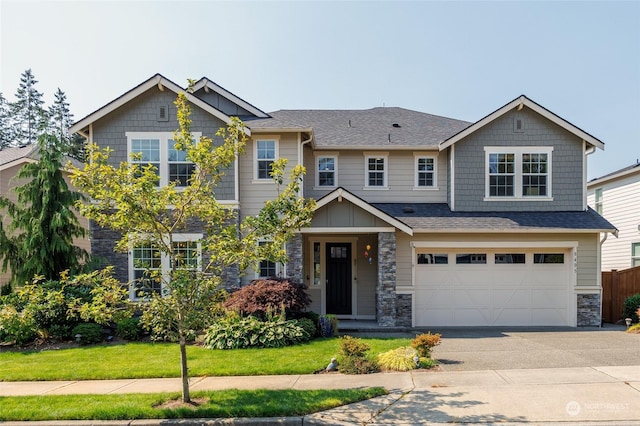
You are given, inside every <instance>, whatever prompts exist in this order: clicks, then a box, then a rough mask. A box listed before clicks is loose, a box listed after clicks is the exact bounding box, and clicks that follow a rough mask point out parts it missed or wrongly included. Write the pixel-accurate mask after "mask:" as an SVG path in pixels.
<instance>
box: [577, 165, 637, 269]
mask: <svg viewBox="0 0 640 426" xmlns="http://www.w3.org/2000/svg"><path fill="white" fill-rule="evenodd" d="M598 188H601V189H602V216H604V217H605V218H606V219H607V220H608V221H609V222H610V223H611V224H612V225H613V226H615V227H616V228H617V229H618V238H616V237H614V236H613V235H609V236H608V237H607V239H606V240H605V242H604V244H603V245H602V270H603V271H610V270H612V269H627V268H630V267H632V263H631V244H632V243H640V229H639V228H638V227H639V226H640V170H638V171H637V172H636V173H632V174H629V175H627V176H624V177H621V178H619V179H613V180H610V181H605V182H603V183H601V184H599V185H593V186H590V187H589V188H588V190H587V203H588V204H589V206H590V207H591V208H593V209H594V210H595V208H596V203H595V190H596V189H598Z"/></svg>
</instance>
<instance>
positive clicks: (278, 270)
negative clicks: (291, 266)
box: [253, 239, 287, 280]
mask: <svg viewBox="0 0 640 426" xmlns="http://www.w3.org/2000/svg"><path fill="white" fill-rule="evenodd" d="M266 242H270V240H265V239H260V240H259V241H258V244H259V243H266ZM285 250H286V247H285ZM263 260H267V259H260V260H258V264H257V265H256V269H255V272H254V274H253V275H254V278H255V279H257V280H262V279H269V278H273V277H271V276H269V277H263V276H262V275H260V262H262V261H263ZM274 263H275V264H276V275H275V276H276V277H278V278H286V277H285V276H283V272H284V271H286V270H287V268H286V267H285V265H284V264H282V263H280V262H274Z"/></svg>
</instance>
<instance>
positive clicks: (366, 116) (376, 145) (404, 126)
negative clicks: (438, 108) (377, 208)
mask: <svg viewBox="0 0 640 426" xmlns="http://www.w3.org/2000/svg"><path fill="white" fill-rule="evenodd" d="M269 114H270V116H271V117H270V118H264V119H250V120H246V121H245V124H247V126H249V127H250V128H251V130H252V131H254V132H266V131H282V129H286V130H289V131H309V130H310V129H313V135H314V143H315V145H314V146H315V147H316V148H320V149H332V148H340V149H367V148H372V149H389V150H393V149H415V148H417V147H420V148H426V149H429V148H430V149H437V148H438V145H439V144H440V143H441V142H442V141H444V140H445V139H447V138H448V137H450V136H451V135H453V134H455V133H457V132H459V131H460V130H462V129H464V128H466V127H468V126H469V125H470V124H471V123H469V122H466V121H461V120H454V119H452V118H447V117H441V116H437V115H432V114H427V113H424V112H419V111H412V110H408V109H404V108H397V107H378V108H371V109H365V110H280V111H275V112H272V113H269Z"/></svg>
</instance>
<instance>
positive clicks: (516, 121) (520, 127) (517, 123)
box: [513, 115, 524, 133]
mask: <svg viewBox="0 0 640 426" xmlns="http://www.w3.org/2000/svg"><path fill="white" fill-rule="evenodd" d="M513 131H514V132H515V133H524V118H522V117H521V116H519V115H516V116H514V117H513Z"/></svg>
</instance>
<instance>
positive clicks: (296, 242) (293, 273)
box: [286, 234, 304, 284]
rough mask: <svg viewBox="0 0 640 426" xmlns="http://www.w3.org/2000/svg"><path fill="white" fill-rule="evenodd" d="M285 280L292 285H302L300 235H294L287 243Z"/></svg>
mask: <svg viewBox="0 0 640 426" xmlns="http://www.w3.org/2000/svg"><path fill="white" fill-rule="evenodd" d="M287 255H288V256H289V262H287V267H286V268H287V278H289V280H290V281H291V282H292V283H296V284H304V278H303V276H302V269H303V268H302V234H296V235H295V236H294V237H293V238H291V239H290V240H289V241H288V242H287Z"/></svg>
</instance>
